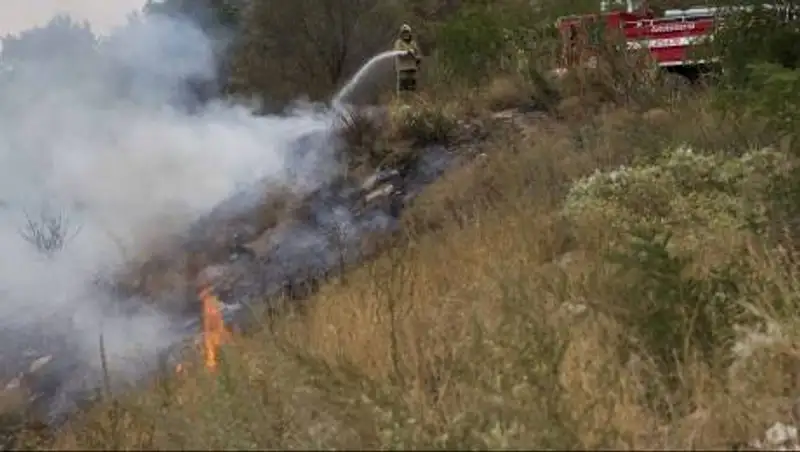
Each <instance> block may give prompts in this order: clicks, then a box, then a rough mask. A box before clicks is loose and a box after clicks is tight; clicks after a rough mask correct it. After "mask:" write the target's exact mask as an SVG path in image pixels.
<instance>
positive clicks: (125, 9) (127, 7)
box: [0, 0, 145, 36]
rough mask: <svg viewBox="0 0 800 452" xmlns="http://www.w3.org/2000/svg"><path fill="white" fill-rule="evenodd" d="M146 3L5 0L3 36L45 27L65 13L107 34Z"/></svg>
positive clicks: (0, 15) (0, 10) (0, 7)
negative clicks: (54, 18)
mask: <svg viewBox="0 0 800 452" xmlns="http://www.w3.org/2000/svg"><path fill="white" fill-rule="evenodd" d="M144 3H145V0H2V1H0V36H4V35H6V34H9V33H18V32H20V31H22V30H26V29H28V28H31V27H34V26H38V25H44V24H46V23H47V22H48V21H50V19H52V18H53V16H55V15H56V14H59V13H66V14H69V15H70V16H72V17H73V18H74V19H76V20H79V21H84V20H88V21H89V23H90V24H91V25H92V30H94V32H95V33H98V34H105V33H106V32H107V31H109V30H110V29H112V28H114V27H115V26H117V25H121V24H123V23H124V22H125V20H126V17H127V16H128V14H130V13H131V12H132V11H135V10H140V9H141V8H142V6H143V5H144Z"/></svg>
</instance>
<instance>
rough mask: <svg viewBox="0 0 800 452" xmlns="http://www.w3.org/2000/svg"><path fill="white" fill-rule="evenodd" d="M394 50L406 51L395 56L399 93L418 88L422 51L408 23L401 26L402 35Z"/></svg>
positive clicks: (395, 43)
mask: <svg viewBox="0 0 800 452" xmlns="http://www.w3.org/2000/svg"><path fill="white" fill-rule="evenodd" d="M394 50H396V51H400V52H404V53H403V54H400V55H398V56H397V57H396V58H395V69H396V70H397V93H398V94H399V95H402V94H403V93H407V92H414V91H416V90H417V71H418V70H419V66H420V61H421V60H420V51H419V46H418V45H417V40H416V39H414V34H413V33H412V32H411V27H410V26H409V25H408V24H403V26H402V27H400V36H399V37H398V38H397V40H396V41H395V42H394Z"/></svg>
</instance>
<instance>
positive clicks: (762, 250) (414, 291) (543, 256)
mask: <svg viewBox="0 0 800 452" xmlns="http://www.w3.org/2000/svg"><path fill="white" fill-rule="evenodd" d="M684 102H685V103H682V104H679V105H666V106H662V107H660V111H661V113H658V114H656V113H653V112H652V111H651V112H647V113H644V114H641V113H637V112H632V111H630V110H626V109H616V110H613V111H610V112H607V113H605V114H602V115H600V116H593V117H592V118H590V119H589V120H585V119H581V120H577V119H576V120H574V121H572V122H568V123H564V122H560V123H548V122H544V123H540V124H538V125H536V126H535V129H531V128H528V129H526V130H524V131H522V132H521V133H518V134H516V135H513V136H505V137H503V138H497V137H496V138H495V141H493V142H492V143H491V145H490V146H487V149H485V150H486V151H487V152H486V156H485V157H483V158H479V159H477V160H476V161H474V162H473V163H472V164H470V165H467V166H464V167H461V168H460V169H458V170H456V171H455V172H452V173H450V174H449V175H447V177H446V178H445V179H443V180H440V181H439V182H437V183H436V184H434V185H433V186H432V187H430V189H428V190H427V191H426V192H425V193H424V194H423V196H422V197H421V198H419V199H418V200H417V202H416V203H415V204H414V206H412V208H411V209H410V210H409V211H407V212H406V213H405V217H404V221H405V222H406V225H407V226H408V228H407V233H408V237H407V240H404V241H401V243H402V246H399V247H395V248H391V249H389V250H388V251H387V252H385V253H384V254H383V255H381V256H380V257H379V258H377V259H375V260H373V261H370V262H368V263H367V264H365V265H364V266H362V267H360V268H357V269H355V270H353V271H351V272H349V273H348V274H347V276H346V278H342V279H341V280H338V281H332V282H329V283H327V284H325V285H323V286H322V287H321V288H320V291H319V292H318V293H317V294H316V295H314V296H313V297H312V298H311V300H310V301H309V302H308V303H307V304H306V305H305V306H304V309H303V310H302V312H300V311H297V310H294V309H292V308H291V307H287V308H286V309H284V310H283V311H282V314H281V315H279V316H277V317H276V316H265V317H264V318H265V323H264V326H263V328H262V329H261V330H260V331H258V332H256V333H255V334H253V335H250V336H247V337H243V336H237V337H229V338H227V339H228V340H227V341H222V340H219V341H218V340H217V339H214V338H215V337H217V338H221V336H222V335H227V333H221V331H222V330H220V329H219V328H220V327H221V325H220V324H219V323H218V322H217V323H214V324H213V325H212V323H208V324H204V325H205V326H204V327H205V328H206V331H207V332H211V331H218V332H220V335H218V336H215V334H216V333H212V334H207V335H206V336H205V339H206V343H205V344H206V348H205V350H214V351H216V350H218V349H219V354H218V356H216V355H214V354H206V355H205V356H204V359H205V360H206V362H205V364H204V366H205V367H207V368H211V369H214V368H215V366H216V371H215V372H205V371H202V370H201V369H196V370H191V371H187V372H185V373H184V375H183V376H181V377H180V378H176V377H175V376H174V375H165V376H164V378H161V379H158V380H157V381H155V382H154V383H153V387H152V388H151V389H150V390H148V391H138V392H134V393H131V394H129V395H125V396H122V397H121V398H120V399H119V400H116V401H115V403H113V404H105V405H102V404H101V405H99V406H96V407H95V408H93V409H92V411H90V412H89V413H87V414H86V415H84V416H81V417H79V418H76V419H75V420H74V422H72V423H71V424H70V425H69V426H68V428H67V429H65V430H64V431H63V432H61V434H60V436H59V437H58V438H57V440H56V441H55V442H54V443H52V444H51V445H50V447H54V448H163V449H168V448H169V449H173V448H184V449H193V448H194V449H212V448H214V449H216V448H219V449H221V448H256V447H257V448H353V447H359V448H412V447H418V448H419V447H443V448H506V447H511V448H515V447H516V448H526V447H532V446H534V447H540V448H600V447H609V448H618V447H619V448H622V447H627V448H645V447H648V448H683V447H687V448H688V447H703V448H725V447H730V446H732V445H734V444H736V443H741V442H744V441H748V440H750V439H752V438H755V437H759V436H761V434H762V432H763V431H764V429H765V428H766V427H767V426H769V425H771V424H772V423H774V422H776V421H784V422H787V421H791V420H792V402H793V398H794V397H796V396H797V392H798V389H800V388H798V381H797V375H798V370H799V369H800V353H798V343H799V342H798V337H797V331H800V329H798V328H797V314H798V308H800V306H798V304H797V302H796V300H797V297H796V293H797V289H798V284H800V279H799V278H798V272H797V268H796V265H795V264H793V263H792V262H795V260H794V257H793V256H794V254H793V252H792V251H790V249H788V248H776V247H775V246H774V244H775V243H777V242H773V241H771V238H770V237H769V236H768V235H767V234H759V233H756V232H754V231H748V230H747V229H746V228H745V229H741V228H739V229H736V228H734V229H736V232H735V234H734V233H733V232H732V231H733V229H731V226H732V223H731V222H730V221H727V220H725V218H728V217H725V216H724V215H718V216H716V217H715V218H717V219H719V220H720V221H718V222H714V221H710V222H706V223H704V228H705V232H704V234H705V236H706V237H709V238H711V237H716V238H718V239H719V240H716V241H714V240H710V241H707V240H703V239H702V237H697V238H698V240H688V239H686V237H684V238H683V239H682V241H680V242H676V243H673V242H659V241H658V240H656V239H655V238H653V240H650V241H646V237H644V236H642V237H640V239H641V240H640V241H639V242H636V243H638V244H639V245H636V246H634V245H629V246H628V247H625V248H623V249H622V250H621V251H622V252H623V254H624V253H626V252H627V253H628V254H629V257H633V258H636V259H639V260H638V261H637V262H639V264H638V266H634V267H625V266H624V265H622V264H621V263H620V262H621V261H619V260H615V259H612V258H610V256H609V254H608V251H609V246H608V244H609V243H610V242H608V241H607V240H606V239H607V237H608V236H609V234H610V233H621V229H620V228H618V227H616V226H614V224H616V223H614V221H617V220H630V221H631V222H635V221H638V220H637V219H638V218H640V217H638V216H636V215H635V214H633V213H624V212H623V213H619V214H618V215H617V216H615V217H614V216H612V217H613V218H611V220H614V221H611V220H609V219H608V218H606V217H605V216H603V215H593V214H592V211H590V210H582V211H581V212H582V215H583V216H582V217H581V222H576V220H575V217H574V216H570V215H566V216H565V215H564V210H563V200H564V199H565V198H566V197H567V194H568V193H571V196H573V198H574V196H576V195H575V192H574V191H573V192H570V190H571V187H572V186H573V183H574V182H575V181H577V180H579V179H580V178H582V177H586V176H589V175H591V174H592V173H593V172H594V171H595V170H596V169H600V170H601V171H605V170H609V171H610V170H613V169H614V168H617V167H618V166H619V165H627V166H628V167H630V168H646V165H647V164H658V163H657V162H658V160H657V159H655V158H654V157H655V156H657V155H658V154H659V153H660V152H661V151H663V150H664V149H667V148H669V144H670V143H672V144H677V143H682V144H684V145H686V146H688V147H692V148H694V149H697V150H698V152H701V153H702V152H712V151H715V150H719V149H724V150H726V151H728V152H730V153H734V154H736V153H737V152H739V151H745V150H748V149H752V148H753V147H756V148H760V147H761V146H762V145H763V144H765V143H764V140H765V137H764V136H763V135H762V134H761V132H760V131H759V129H758V128H757V127H753V128H751V129H742V128H740V129H738V130H736V131H735V132H736V134H733V133H732V132H733V131H732V130H731V129H732V128H733V127H734V126H732V125H731V124H730V123H720V122H719V120H718V119H717V118H716V116H715V115H714V114H713V112H712V111H711V110H709V109H708V108H706V104H705V103H704V100H703V99H693V100H687V101H684ZM656 116H657V118H656V119H655V120H654V119H653V118H654V117H656ZM490 148H493V149H490ZM742 159H744V160H742V162H744V163H745V164H746V160H747V157H742ZM648 162H650V163H648ZM653 162H656V163H653ZM642 165H644V166H642ZM689 169H691V168H689ZM631 171H638V169H634V170H631ZM608 174H612V173H608ZM675 174H678V175H680V174H683V173H680V172H679V173H675ZM609 177H610V176H609ZM775 177H777V176H775ZM612 179H613V177H612ZM678 179H680V178H678ZM757 179H758V178H757ZM598 180H599V179H598ZM637 180H639V179H637ZM642 180H644V179H642ZM755 180H756V179H754V181H755ZM758 180H761V179H758ZM674 182H675V183H676V184H678V185H676V186H680V187H682V188H681V189H682V190H685V192H681V193H683V194H680V193H678V192H677V191H676V190H677V189H675V188H674V187H673V186H672V185H670V184H668V183H665V184H663V185H658V184H655V183H654V184H652V185H647V187H649V188H648V189H652V190H651V191H647V190H640V191H639V192H637V193H639V195H641V196H645V197H646V196H649V194H653V195H655V194H659V193H661V194H662V195H664V196H666V197H667V198H669V199H671V202H672V203H673V204H672V206H673V207H676V206H677V207H680V209H678V210H674V212H682V213H681V218H680V219H681V220H682V221H683V223H682V224H683V225H685V226H687V227H688V230H689V231H691V225H692V223H691V222H692V221H694V220H693V218H695V216H696V215H695V214H699V213H701V209H703V208H704V207H703V206H706V207H714V205H716V206H717V207H719V205H718V204H714V205H708V204H707V203H704V201H703V199H705V198H702V197H698V196H695V195H693V193H695V194H697V193H701V192H702V190H700V185H702V183H701V182H702V181H697V180H692V179H686V180H683V179H681V180H677V179H676V180H675V181H674ZM707 182H708V181H707ZM642 183H645V184H646V180H645V181H644V182H642ZM682 184H683V185H682ZM686 184H688V185H686ZM692 184H695V185H697V184H700V185H697V186H696V187H695V186H694V185H692ZM670 187H673V188H670ZM704 187H705V188H704V190H711V191H710V192H708V193H716V192H714V191H713V190H723V191H724V187H723V188H719V187H720V186H719V185H714V184H711V185H708V184H706V185H704ZM739 187H740V189H741V190H744V191H745V192H747V193H751V194H753V193H755V192H754V191H753V190H759V189H760V188H759V187H761V185H759V184H757V183H743V184H740V185H739ZM598 190H599V191H597V193H600V194H602V193H606V194H609V193H610V194H611V195H613V194H614V193H616V192H613V191H603V189H602V187H599V188H598ZM664 190H666V191H664ZM670 190H672V191H670ZM621 193H622V194H625V193H628V192H627V191H623V192H621ZM648 193H649V194H648ZM702 193H706V192H702ZM628 195H632V193H628ZM609 196H610V195H609ZM704 196H705V195H704ZM727 196H733V197H738V196H740V194H738V192H731V193H728V195H727ZM612 198H613V199H612ZM612 198H608V199H607V201H608V202H609V203H611V204H609V208H611V207H613V206H617V207H618V205H616V204H613V202H616V201H615V200H617V199H618V198H619V197H618V196H616V195H614V196H612ZM712 198H713V197H712ZM659 199H660V198H659ZM742 199H745V198H742ZM746 199H751V200H754V199H760V198H757V197H750V198H746ZM612 201H613V202H612ZM640 201H641V203H640V204H639V205H640V206H641V207H647V206H649V207H651V208H654V209H656V210H657V209H658V208H659V204H658V203H656V198H652V199H651V198H647V199H641V200H640ZM593 202H599V201H597V200H595V201H593ZM631 202H633V201H631ZM712 204H713V203H712ZM631 205H632V204H631ZM748 205H749V206H750V207H752V203H751V204H748ZM759 205H760V206H761V208H763V209H766V210H763V211H762V213H764V214H767V213H768V210H769V208H770V204H769V203H768V202H765V203H762V204H759ZM677 207H676V208H677ZM756 207H758V206H756ZM608 212H611V210H609V211H608ZM615 212H616V211H615ZM703 212H705V213H707V214H709V215H716V214H714V212H715V210H713V209H711V210H706V211H703ZM664 215H666V216H665V217H664V218H665V221H671V220H670V218H671V217H669V215H672V214H668V213H665V214H664ZM672 219H675V218H672ZM598 222H599V223H598ZM604 222H605V223H604ZM612 223H614V224H612ZM626 224H628V225H631V224H633V223H626ZM653 224H657V223H652V224H651V226H652V225H653ZM587 225H592V226H591V227H588V226H587ZM626 227H627V226H626ZM775 229H779V228H775ZM634 232H635V231H634ZM656 232H658V231H656ZM664 232H668V231H667V230H666V229H665V230H664ZM642 240H644V241H642ZM726 240H727V243H728V244H730V245H732V244H736V246H725V243H722V242H725V241H726ZM720 241H721V242H720ZM615 243H618V242H615ZM665 243H666V245H664V246H662V247H659V244H665ZM617 251H620V250H617ZM681 253H683V254H681ZM687 253H688V255H690V256H691V257H692V259H696V261H694V260H693V261H692V262H690V264H692V265H688V264H687V265H686V266H682V265H683V264H684V263H687V262H688V261H687V262H684V261H683V260H681V259H682V258H679V257H678V256H679V255H687ZM720 263H732V264H742V263H744V264H746V265H731V266H728V267H725V268H726V269H727V270H726V271H727V273H724V272H721V270H720V269H721V268H722V267H719V266H718V265H721V264H720ZM694 264H697V265H694ZM634 265H636V264H634ZM726 265H727V264H726ZM621 269H622V270H625V269H627V272H626V273H624V274H622V273H620V271H621ZM715 269H716V270H715ZM717 270H720V271H717ZM712 283H714V284H717V283H719V284H717V285H714V284H712ZM734 289H735V290H734ZM723 292H724V294H727V295H726V296H728V298H726V300H724V301H725V302H726V303H728V305H729V306H738V307H742V308H743V309H745V310H746V311H747V312H748V313H749V314H750V318H751V319H752V320H753V321H751V322H743V323H741V324H738V323H737V324H734V323H735V322H733V320H731V318H722V317H719V318H715V321H723V322H728V323H726V324H725V325H723V326H725V327H726V328H730V331H732V332H734V333H735V334H734V335H733V336H731V338H730V339H726V340H722V338H720V341H717V342H713V343H714V344H716V345H715V347H714V349H712V350H706V349H704V348H703V347H704V345H707V344H708V343H710V342H704V340H703V339H702V337H701V338H699V339H698V336H697V335H692V334H689V333H688V332H691V331H692V329H691V328H692V327H693V325H694V324H693V320H692V319H697V318H699V317H698V316H696V315H695V316H693V315H692V313H691V312H688V311H685V310H684V308H686V309H689V310H691V309H692V307H693V306H696V305H697V304H698V303H702V302H705V301H707V300H712V299H713V300H717V298H715V297H717V296H718V294H720V293H723ZM204 294H205V295H207V296H206V297H203V300H206V301H207V303H206V302H204V305H205V306H206V307H207V308H208V309H209V311H208V312H207V314H210V315H207V317H206V318H207V319H209V320H211V319H214V318H215V316H214V313H213V299H212V298H211V297H210V296H208V295H209V293H208V292H207V291H206V292H204ZM717 301H719V300H717ZM689 302H691V303H689ZM649 305H652V306H655V307H657V308H659V309H662V311H659V312H673V313H675V316H674V317H672V318H673V319H678V320H671V322H672V323H664V322H666V321H668V320H669V319H666V318H665V317H663V316H661V317H658V316H654V315H653V313H652V312H650V311H647V310H644V309H642V307H643V306H649ZM669 309H672V311H669ZM710 315H711V316H713V315H714V313H713V312H711V313H710ZM665 319H666V320H665ZM694 326H695V327H697V326H698V325H694ZM706 326H707V325H706ZM767 327H768V328H767ZM665 328H666V330H665ZM762 328H764V329H763V330H762ZM670 331H672V332H675V333H676V334H677V336H675V335H674V334H673V335H667V336H669V337H667V336H663V337H661V338H659V337H656V336H654V334H657V333H658V334H661V333H664V334H667V333H669V332H670ZM695 331H697V330H696V329H695ZM659 332H661V333H659ZM713 332H714V331H713V330H712V331H711V333H712V334H713ZM645 333H647V334H645ZM650 333H652V334H650ZM673 337H677V339H676V340H677V342H676V343H673V347H672V348H670V349H668V350H666V354H664V353H662V351H663V350H662V349H661V348H658V347H657V345H658V344H662V343H663V342H664V340H667V339H668V338H673ZM681 338H683V339H681ZM682 341H683V342H682ZM223 342H225V343H223ZM215 353H216V352H215ZM187 367H189V366H188V365H187Z"/></svg>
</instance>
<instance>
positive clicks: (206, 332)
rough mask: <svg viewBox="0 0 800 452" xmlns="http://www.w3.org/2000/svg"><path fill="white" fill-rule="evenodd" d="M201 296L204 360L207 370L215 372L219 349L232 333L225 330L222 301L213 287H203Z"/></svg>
mask: <svg viewBox="0 0 800 452" xmlns="http://www.w3.org/2000/svg"><path fill="white" fill-rule="evenodd" d="M199 296H200V302H201V303H202V304H203V314H202V315H203V358H204V362H205V366H206V368H207V369H209V370H211V371H213V370H216V368H217V353H218V351H219V347H220V346H221V345H222V344H223V343H225V342H226V341H227V340H229V338H230V333H229V332H228V330H227V329H225V321H224V319H223V318H222V313H221V312H220V310H219V308H218V306H219V305H220V301H219V298H217V297H216V296H215V295H214V292H213V291H212V289H211V286H209V285H205V286H203V288H202V289H201V290H200V293H199Z"/></svg>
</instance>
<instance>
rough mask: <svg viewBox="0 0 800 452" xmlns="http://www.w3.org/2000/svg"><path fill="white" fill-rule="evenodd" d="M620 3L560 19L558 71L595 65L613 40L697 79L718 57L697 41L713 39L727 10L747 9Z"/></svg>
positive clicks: (605, 3) (630, 0)
mask: <svg viewBox="0 0 800 452" xmlns="http://www.w3.org/2000/svg"><path fill="white" fill-rule="evenodd" d="M620 3H622V2H618V1H617V2H613V3H610V2H609V1H608V0H606V1H602V2H601V8H600V12H599V13H596V14H585V15H578V16H567V17H562V18H560V19H559V20H558V22H557V24H556V25H557V27H558V30H559V33H560V34H561V38H562V43H563V48H562V52H561V58H560V65H559V66H560V67H559V68H558V69H557V73H564V72H565V71H567V70H568V69H569V68H570V67H575V65H583V66H584V67H594V66H596V64H597V58H598V54H599V51H600V50H599V49H600V48H601V46H604V45H608V44H609V43H615V44H616V45H621V46H625V47H627V49H628V50H646V51H647V53H648V54H649V56H650V60H651V61H652V62H653V63H655V64H656V65H657V66H659V67H661V68H663V69H665V70H667V71H669V72H672V73H676V74H680V75H683V76H685V77H687V78H688V79H689V80H695V79H697V77H698V76H699V75H700V74H702V73H703V72H706V71H707V70H709V69H712V68H713V66H714V63H715V62H716V61H717V58H715V57H714V56H713V55H709V52H702V51H700V49H699V47H698V46H699V45H700V44H701V43H703V42H708V41H709V40H711V39H713V36H714V31H715V29H716V27H717V26H718V25H719V23H720V19H721V18H722V17H724V14H725V13H727V12H733V11H740V10H743V9H747V8H746V7H725V8H724V9H723V8H713V7H695V8H688V9H670V10H666V11H663V12H660V13H656V12H655V11H653V10H652V9H651V8H649V7H648V6H647V2H646V0H638V1H635V0H627V1H625V2H624V3H623V4H620ZM764 7H766V8H774V6H772V5H764ZM609 38H611V39H609Z"/></svg>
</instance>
